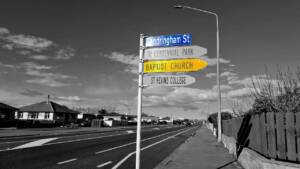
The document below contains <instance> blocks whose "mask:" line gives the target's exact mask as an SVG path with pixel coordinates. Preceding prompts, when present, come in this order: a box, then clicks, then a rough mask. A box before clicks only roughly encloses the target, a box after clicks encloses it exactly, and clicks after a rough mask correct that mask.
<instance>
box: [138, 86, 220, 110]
mask: <svg viewBox="0 0 300 169" xmlns="http://www.w3.org/2000/svg"><path fill="white" fill-rule="evenodd" d="M149 94H150V93H149ZM216 98H217V93H216V92H215V91H212V90H205V89H204V90H203V89H195V88H186V87H182V88H173V90H172V91H170V92H169V93H165V94H164V95H148V96H147V95H144V96H143V101H144V106H146V107H173V108H174V107H176V108H183V109H184V110H196V109H199V108H200V107H201V105H200V104H201V103H202V102H206V101H211V100H215V99H216Z"/></svg>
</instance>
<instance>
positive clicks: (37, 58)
mask: <svg viewBox="0 0 300 169" xmlns="http://www.w3.org/2000/svg"><path fill="white" fill-rule="evenodd" d="M29 58H30V59H34V60H48V59H49V56H45V55H32V56H30V57H29Z"/></svg>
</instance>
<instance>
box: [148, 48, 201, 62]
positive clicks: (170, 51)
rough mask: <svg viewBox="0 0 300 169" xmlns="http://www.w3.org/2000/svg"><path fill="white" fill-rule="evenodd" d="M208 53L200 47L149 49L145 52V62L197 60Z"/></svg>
mask: <svg viewBox="0 0 300 169" xmlns="http://www.w3.org/2000/svg"><path fill="white" fill-rule="evenodd" d="M206 53H207V49H206V48H203V47H200V46H182V47H166V48H149V49H146V50H145V55H144V59H145V60H160V59H180V58H183V59H184V58H197V57H200V56H203V55H205V54H206Z"/></svg>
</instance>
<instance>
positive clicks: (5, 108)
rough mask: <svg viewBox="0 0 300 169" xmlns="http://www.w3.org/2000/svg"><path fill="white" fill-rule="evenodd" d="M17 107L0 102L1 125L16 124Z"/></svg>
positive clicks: (11, 125) (9, 125)
mask: <svg viewBox="0 0 300 169" xmlns="http://www.w3.org/2000/svg"><path fill="white" fill-rule="evenodd" d="M16 110H17V108H15V107H12V106H9V105H7V104H4V103H0V127H13V126H16V123H15V118H14V114H15V111H16Z"/></svg>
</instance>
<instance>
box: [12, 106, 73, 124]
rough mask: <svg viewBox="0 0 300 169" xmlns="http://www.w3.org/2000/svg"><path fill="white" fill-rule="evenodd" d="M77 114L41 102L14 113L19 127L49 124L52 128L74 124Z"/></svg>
mask: <svg viewBox="0 0 300 169" xmlns="http://www.w3.org/2000/svg"><path fill="white" fill-rule="evenodd" d="M78 114H79V112H77V111H74V110H71V109H69V108H68V107H66V106H63V105H60V104H57V103H55V102H52V101H43V102H40V103H35V104H32V105H28V106H24V107H21V108H19V110H18V111H16V113H15V118H16V119H18V121H19V123H18V124H21V125H23V124H26V125H27V124H30V125H37V126H38V125H41V124H44V125H45V124H51V125H52V126H60V125H66V124H70V123H76V120H77V115H78Z"/></svg>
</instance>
